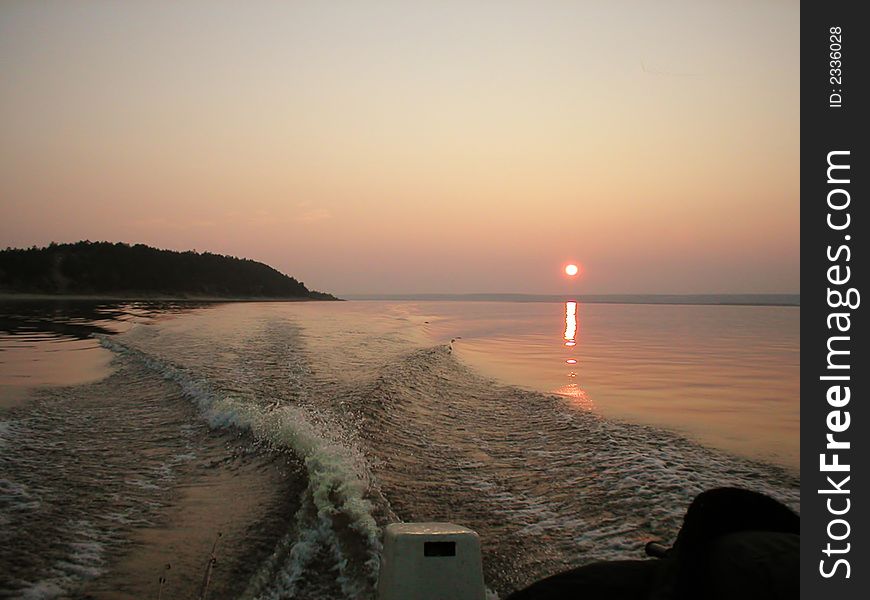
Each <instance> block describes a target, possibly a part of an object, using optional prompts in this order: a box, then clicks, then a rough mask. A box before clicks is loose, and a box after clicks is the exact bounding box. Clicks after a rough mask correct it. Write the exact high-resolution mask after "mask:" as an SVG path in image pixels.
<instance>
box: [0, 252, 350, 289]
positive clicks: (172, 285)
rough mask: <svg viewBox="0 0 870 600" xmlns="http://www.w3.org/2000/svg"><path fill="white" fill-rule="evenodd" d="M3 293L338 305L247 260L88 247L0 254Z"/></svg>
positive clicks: (286, 277)
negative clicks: (279, 300)
mask: <svg viewBox="0 0 870 600" xmlns="http://www.w3.org/2000/svg"><path fill="white" fill-rule="evenodd" d="M0 291H3V292H19V293H34V294H94V295H115V294H117V295H123V296H134V295H143V296H157V295H168V296H191V297H208V296H214V297H257V298H311V299H317V300H336V298H335V297H333V296H331V295H330V294H324V293H321V292H315V291H312V290H309V289H308V288H306V287H305V285H304V284H303V283H302V282H300V281H297V280H296V279H294V278H293V277H289V276H287V275H284V274H283V273H281V272H279V271H277V270H275V269H273V268H272V267H270V266H268V265H265V264H263V263H260V262H256V261H253V260H250V259H246V258H235V257H233V256H224V255H221V254H212V253H210V252H202V253H200V252H193V251H188V252H175V251H172V250H159V249H157V248H151V247H150V246H145V245H143V244H136V245H133V246H131V245H129V244H124V243H116V244H112V243H110V242H88V241H86V242H77V243H75V244H54V243H52V244H51V245H49V246H48V247H46V248H37V247H35V246H34V247H32V248H25V249H18V248H7V249H6V250H2V251H0Z"/></svg>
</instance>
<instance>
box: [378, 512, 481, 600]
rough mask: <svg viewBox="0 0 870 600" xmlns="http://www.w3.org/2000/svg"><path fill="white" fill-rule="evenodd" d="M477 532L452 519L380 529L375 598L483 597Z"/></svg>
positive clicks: (452, 599)
mask: <svg viewBox="0 0 870 600" xmlns="http://www.w3.org/2000/svg"><path fill="white" fill-rule="evenodd" d="M485 597H486V591H485V587H484V583H483V565H482V562H481V558H480V537H479V536H478V535H477V533H475V532H474V531H472V530H471V529H468V528H467V527H462V526H460V525H454V524H453V523H393V524H391V525H387V528H386V530H385V531H384V550H383V553H382V554H381V568H380V574H379V576H378V600H484V599H485Z"/></svg>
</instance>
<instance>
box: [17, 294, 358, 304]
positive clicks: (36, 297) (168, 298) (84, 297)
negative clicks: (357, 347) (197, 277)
mask: <svg viewBox="0 0 870 600" xmlns="http://www.w3.org/2000/svg"><path fill="white" fill-rule="evenodd" d="M43 300H65V301H91V302H215V303H219V302H335V301H336V300H321V299H319V298H297V297H290V298H288V297H283V298H282V297H269V296H172V295H154V296H148V295H143V294H36V293H24V292H22V293H18V292H0V302H4V301H23V302H33V301H43ZM338 301H341V300H338Z"/></svg>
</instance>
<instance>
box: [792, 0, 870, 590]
mask: <svg viewBox="0 0 870 600" xmlns="http://www.w3.org/2000/svg"><path fill="white" fill-rule="evenodd" d="M860 7H861V4H860V3H858V2H836V1H834V2H824V1H815V2H812V3H809V2H804V3H802V4H801V280H802V288H803V289H802V293H801V596H802V597H803V598H828V599H831V600H835V599H836V600H847V599H851V598H866V597H867V593H868V592H867V590H870V531H868V527H870V522H868V511H870V506H868V505H870V497H868V495H870V492H868V490H870V481H868V479H870V471H868V469H867V462H868V454H870V444H868V441H870V425H868V421H870V410H868V408H867V405H868V403H870V398H868V391H870V386H868V383H867V381H868V379H870V362H868V355H867V353H862V352H861V348H866V347H867V337H868V333H867V326H866V323H867V318H866V315H865V313H866V311H867V310H868V308H870V307H865V306H863V305H862V302H861V301H862V300H864V299H863V298H860V299H859V297H860V294H861V293H862V292H867V293H868V294H870V290H867V289H866V287H865V286H864V282H865V281H866V279H867V275H866V272H867V270H868V269H870V265H868V264H867V261H866V247H867V242H866V237H867V236H870V222H868V219H870V216H868V211H867V208H866V205H867V203H868V202H870V197H868V186H867V179H868V177H870V171H868V168H867V167H868V161H870V156H868V153H867V135H868V128H867V125H866V123H867V116H868V115H867V114H866V113H867V111H868V109H870V98H868V95H867V77H868V75H870V62H868V60H867V45H868V40H870V22H868V21H867V20H866V19H862V18H861V17H859V12H864V11H866V6H864V7H863V8H864V11H859V8H860ZM831 164H833V165H834V166H833V168H832V169H830V170H829V166H830V165H831ZM847 165H848V167H849V168H848V169H846V168H845V167H846V166H847ZM850 290H852V291H850ZM866 300H867V301H868V302H870V296H868V297H867V298H866ZM832 315H840V316H832ZM829 346H830V347H829ZM831 349H834V350H835V351H836V352H835V353H833V354H832V353H831ZM843 351H847V352H848V354H846V353H844V352H843ZM829 361H830V364H829ZM846 388H848V394H849V399H848V401H846V394H847V392H846ZM847 413H848V416H847ZM847 420H848V423H847ZM829 434H830V435H831V436H832V437H831V439H830V440H829V439H828V438H827V436H828V435H829ZM846 443H848V445H849V447H848V448H846V447H845V444H846ZM822 463H825V464H824V465H823V464H822ZM834 463H836V465H835V464H834ZM825 465H827V466H825ZM843 465H848V470H845V468H844V467H843ZM847 509H848V510H847ZM835 513H842V514H835ZM838 538H841V539H838ZM838 561H839V562H838Z"/></svg>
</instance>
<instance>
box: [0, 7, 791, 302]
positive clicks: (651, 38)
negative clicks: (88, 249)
mask: <svg viewBox="0 0 870 600" xmlns="http://www.w3.org/2000/svg"><path fill="white" fill-rule="evenodd" d="M798 25H799V8H798V2H796V1H786V0H768V1H748V0H727V1H726V0H723V1H715V2H713V1H704V0H685V1H672V2H669V1H664V2H645V1H639V2H628V1H613V2H595V3H593V2H568V1H549V2H531V1H529V2H506V1H500V2H430V3H424V2H413V3H409V2H346V3H318V2H220V1H217V2H216V1H203V2H190V1H188V2H180V3H176V2H147V3H146V2H140V3H118V2H108V1H105V2H78V1H71V2H59V1H58V2H38V3H37V2H27V1H21V2H14V1H12V2H10V1H6V2H4V3H3V4H2V5H0V72H2V73H3V76H2V77H0V122H2V135H0V245H2V246H4V247H5V246H7V245H12V246H23V245H32V244H38V245H41V244H46V243H48V242H50V241H53V240H54V241H75V240H79V239H86V238H87V239H91V240H102V239H106V240H110V241H118V240H122V241H129V242H143V243H147V244H151V245H155V246H159V247H166V248H174V249H188V248H196V249H199V250H211V251H214V252H220V253H228V254H234V255H238V256H245V257H250V258H254V259H257V260H261V261H264V262H267V263H269V264H271V265H273V266H275V267H276V268H278V269H280V270H282V271H285V272H287V273H289V274H291V275H294V276H295V277H297V278H299V279H301V280H303V281H305V282H306V284H308V285H309V286H311V287H314V288H317V289H323V290H328V291H332V292H336V293H339V294H341V293H367V292H374V293H377V292H383V293H403V292H404V293H414V292H527V293H556V292H560V291H562V290H563V289H564V286H565V284H564V281H563V277H562V276H561V275H560V273H561V268H562V266H563V265H564V263H565V262H566V261H567V260H569V259H573V260H576V261H579V262H581V263H582V264H583V265H584V274H583V277H582V278H581V279H580V280H579V281H578V282H577V284H576V287H575V289H579V290H581V291H584V292H588V293H632V292H637V293H722V292H738V293H747V292H798V291H799V287H800V279H799V241H800V238H799V222H800V214H799V208H798V202H799V188H798V184H799V181H798V167H799V137H800V136H799V134H800V131H799V120H798V119H799V95H798V94H799V60H798V49H799V48H798V47H799V36H798Z"/></svg>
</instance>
